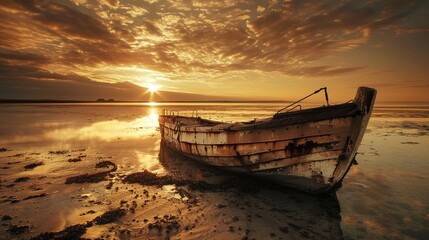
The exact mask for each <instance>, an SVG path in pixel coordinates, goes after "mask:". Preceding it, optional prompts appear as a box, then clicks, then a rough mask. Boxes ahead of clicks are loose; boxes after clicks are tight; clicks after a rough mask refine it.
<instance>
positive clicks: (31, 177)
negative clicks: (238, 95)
mask: <svg viewBox="0 0 429 240" xmlns="http://www.w3.org/2000/svg"><path fill="white" fill-rule="evenodd" d="M279 108H281V106H280V105H275V104H272V105H266V104H174V105H166V104H158V105H144V104H142V105H127V104H115V103H113V104H98V105H97V104H86V105H85V104H81V105H76V104H69V105H67V104H46V105H45V104H34V105H22V104H21V105H19V104H18V105H10V104H9V105H0V115H1V116H2V117H1V118H0V218H1V220H0V239H32V238H33V239H55V238H57V239H60V238H61V237H63V239H72V238H73V237H75V238H79V237H81V238H86V239H169V238H172V239H343V238H344V239H383V238H385V239H427V238H428V237H429V231H428V230H427V226H429V196H428V194H427V193H428V192H429V186H428V185H427V182H428V180H429V179H428V178H429V177H428V176H429V175H428V173H429V161H428V158H429V150H428V148H427V146H429V106H428V105H403V106H398V105H383V104H380V105H378V106H377V107H376V109H375V111H374V113H373V118H372V119H371V122H370V125H369V126H368V129H367V132H366V135H365V137H364V139H363V142H362V144H361V147H360V148H359V154H358V155H357V157H356V159H357V162H358V165H355V166H353V167H352V168H351V170H350V172H349V174H348V175H347V177H346V178H345V180H344V183H343V187H342V188H341V189H339V190H338V191H337V193H336V194H334V195H328V196H311V195H308V194H303V193H300V192H296V191H294V190H290V189H286V188H282V187H279V186H276V185H273V184H271V183H267V182H261V181H259V180H258V179H252V178H248V177H246V176H237V175H235V174H230V173H227V172H223V171H220V170H218V169H214V168H210V167H207V166H205V165H201V164H199V163H196V162H193V161H192V160H189V159H186V158H185V157H183V156H180V155H179V154H177V153H176V152H174V151H171V150H170V149H168V148H166V147H164V146H163V144H161V141H160V136H159V131H158V128H157V126H158V122H157V114H159V113H161V112H162V109H174V110H178V111H179V112H180V114H183V115H191V114H192V111H193V110H198V113H199V115H200V116H201V117H206V118H211V119H216V120H222V121H246V120H249V119H253V118H255V117H256V118H262V117H268V116H270V115H272V114H273V113H275V112H276V111H277V109H279Z"/></svg>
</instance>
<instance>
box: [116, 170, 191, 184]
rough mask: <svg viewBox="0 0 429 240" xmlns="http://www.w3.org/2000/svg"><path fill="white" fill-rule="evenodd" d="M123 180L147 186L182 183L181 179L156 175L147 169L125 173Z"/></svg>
mask: <svg viewBox="0 0 429 240" xmlns="http://www.w3.org/2000/svg"><path fill="white" fill-rule="evenodd" d="M124 182H126V183H139V184H141V185H148V186H163V185H169V184H178V185H180V184H182V185H183V181H177V180H174V179H173V178H172V177H171V176H168V175H167V176H158V175H156V174H155V173H151V172H149V171H147V170H144V171H143V172H136V173H132V174H130V175H127V176H126V177H125V178H124Z"/></svg>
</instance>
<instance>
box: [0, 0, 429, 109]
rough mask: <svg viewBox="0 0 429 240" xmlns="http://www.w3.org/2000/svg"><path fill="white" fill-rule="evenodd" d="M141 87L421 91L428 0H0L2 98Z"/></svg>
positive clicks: (135, 96) (346, 93)
mask: <svg viewBox="0 0 429 240" xmlns="http://www.w3.org/2000/svg"><path fill="white" fill-rule="evenodd" d="M151 86H158V87H159V91H170V92H177V93H192V94H196V95H188V96H191V97H188V98H186V99H187V100H189V99H191V100H203V99H204V98H203V97H202V96H203V95H210V96H219V97H220V98H219V99H233V98H235V99H249V100H295V99H299V98H301V97H303V96H305V95H307V94H309V93H311V92H313V91H314V90H317V89H319V88H320V87H325V86H326V87H328V91H329V94H330V98H331V100H332V101H333V102H341V101H347V100H350V99H352V98H353V97H354V94H355V91H356V88H357V87H359V86H369V87H374V88H376V89H377V90H378V100H379V101H429V94H428V93H429V3H428V1H425V0H371V1H361V0H348V1H347V0H344V1H317V0H313V1H306V0H288V1H280V0H260V1H250V0H219V1H209V0H206V1H204V0H185V1H166V0H124V1H119V0H93V1H91V0H61V1H60V0H58V1H50V0H38V1H33V0H14V1H11V0H1V1H0V99H74V100H79V99H80V100H95V99H97V98H100V97H104V98H115V99H117V100H147V96H148V94H147V91H146V88H148V87H151ZM173 95H174V94H173ZM173 95H171V96H173ZM165 96H167V97H166V98H165V99H164V100H180V99H169V98H168V96H170V95H168V94H167V93H166V95H165ZM174 96H176V97H177V96H179V98H180V96H184V95H183V94H182V95H180V94H176V95H174ZM318 98H320V99H318ZM322 99H323V96H322V95H321V96H320V97H317V96H316V97H315V101H317V100H322Z"/></svg>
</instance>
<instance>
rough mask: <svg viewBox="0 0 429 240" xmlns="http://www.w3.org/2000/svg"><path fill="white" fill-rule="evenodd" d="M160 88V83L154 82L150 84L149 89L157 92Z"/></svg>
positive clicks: (151, 91)
mask: <svg viewBox="0 0 429 240" xmlns="http://www.w3.org/2000/svg"><path fill="white" fill-rule="evenodd" d="M158 89H159V85H155V84H152V85H149V86H148V90H149V92H150V93H155V92H156V91H158Z"/></svg>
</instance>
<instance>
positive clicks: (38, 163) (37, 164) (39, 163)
mask: <svg viewBox="0 0 429 240" xmlns="http://www.w3.org/2000/svg"><path fill="white" fill-rule="evenodd" d="M44 164H45V163H44V162H43V161H41V162H36V163H30V164H28V165H25V166H24V168H25V169H27V170H30V169H34V168H35V167H38V166H41V165H44Z"/></svg>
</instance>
